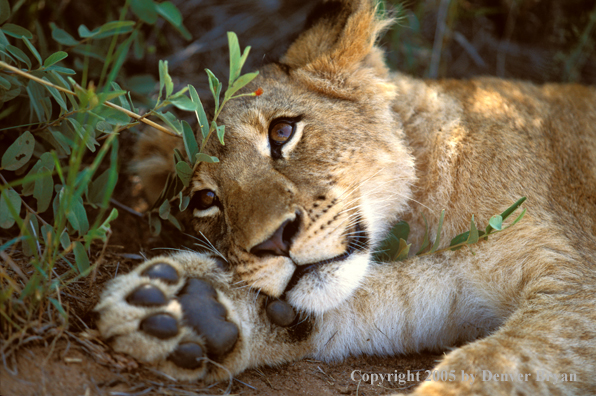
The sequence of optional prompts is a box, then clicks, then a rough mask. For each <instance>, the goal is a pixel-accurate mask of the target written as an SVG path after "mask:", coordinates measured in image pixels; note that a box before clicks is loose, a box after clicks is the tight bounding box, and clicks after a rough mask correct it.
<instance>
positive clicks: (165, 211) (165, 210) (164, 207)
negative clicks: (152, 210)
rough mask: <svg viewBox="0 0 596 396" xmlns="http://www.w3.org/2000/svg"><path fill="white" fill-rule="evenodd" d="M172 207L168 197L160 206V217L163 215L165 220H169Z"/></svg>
mask: <svg viewBox="0 0 596 396" xmlns="http://www.w3.org/2000/svg"><path fill="white" fill-rule="evenodd" d="M170 209H171V206H170V201H168V200H167V199H166V200H165V201H163V203H162V204H161V206H160V207H159V217H161V218H162V219H164V220H167V219H168V216H169V215H170Z"/></svg>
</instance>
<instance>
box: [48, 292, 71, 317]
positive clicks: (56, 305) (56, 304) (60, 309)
mask: <svg viewBox="0 0 596 396" xmlns="http://www.w3.org/2000/svg"><path fill="white" fill-rule="evenodd" d="M48 300H50V302H51V303H52V305H53V306H54V308H56V311H58V313H59V314H60V316H62V318H63V319H64V320H65V321H67V320H68V314H67V313H66V311H65V310H64V307H62V304H60V301H58V300H56V299H55V298H51V297H50V298H48Z"/></svg>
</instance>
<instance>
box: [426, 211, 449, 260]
mask: <svg viewBox="0 0 596 396" xmlns="http://www.w3.org/2000/svg"><path fill="white" fill-rule="evenodd" d="M444 219H445V209H443V210H442V211H441V217H440V218H439V227H438V228H437V238H436V239H435V243H433V246H432V248H431V249H430V252H429V253H434V252H435V251H436V250H437V249H438V248H439V243H440V242H441V228H443V220H444Z"/></svg>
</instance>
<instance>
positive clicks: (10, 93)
mask: <svg viewBox="0 0 596 396" xmlns="http://www.w3.org/2000/svg"><path fill="white" fill-rule="evenodd" d="M20 93H21V88H15V89H11V90H10V91H6V92H4V94H2V93H0V98H1V99H2V101H4V102H8V101H9V100H13V99H14V98H16V97H17V96H19V94H20Z"/></svg>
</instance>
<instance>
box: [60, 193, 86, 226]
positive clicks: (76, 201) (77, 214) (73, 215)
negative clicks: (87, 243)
mask: <svg viewBox="0 0 596 396" xmlns="http://www.w3.org/2000/svg"><path fill="white" fill-rule="evenodd" d="M65 209H66V218H67V219H68V222H69V223H70V225H71V226H72V228H74V229H75V230H77V231H78V232H79V235H80V236H83V235H85V234H86V233H87V231H89V220H87V212H85V207H84V206H83V200H82V199H81V197H74V198H73V201H72V203H71V205H70V207H69V208H65Z"/></svg>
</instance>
